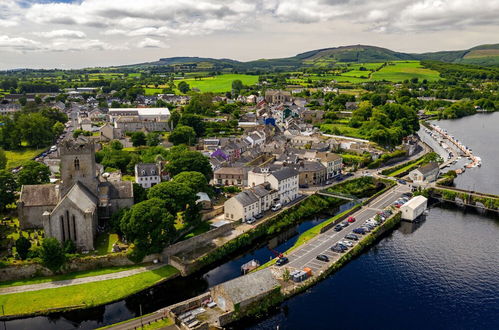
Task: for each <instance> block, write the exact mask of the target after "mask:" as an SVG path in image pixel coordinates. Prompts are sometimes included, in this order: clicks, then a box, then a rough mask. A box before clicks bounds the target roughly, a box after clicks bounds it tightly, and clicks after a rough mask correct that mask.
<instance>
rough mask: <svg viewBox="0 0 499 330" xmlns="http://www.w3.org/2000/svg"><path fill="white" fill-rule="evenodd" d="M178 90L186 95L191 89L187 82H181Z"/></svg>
mask: <svg viewBox="0 0 499 330" xmlns="http://www.w3.org/2000/svg"><path fill="white" fill-rule="evenodd" d="M177 88H178V90H179V91H180V92H181V93H183V94H185V93H187V92H188V91H190V90H191V87H190V86H189V84H188V83H186V82H185V81H181V82H179V83H178V86H177Z"/></svg>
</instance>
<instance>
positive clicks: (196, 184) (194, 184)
mask: <svg viewBox="0 0 499 330" xmlns="http://www.w3.org/2000/svg"><path fill="white" fill-rule="evenodd" d="M172 181H173V182H177V183H182V184H185V185H186V186H188V187H189V188H190V189H192V190H193V191H194V192H195V193H198V192H200V191H204V192H206V191H207V188H208V180H206V177H205V176H204V175H203V173H199V172H195V171H188V172H181V173H179V174H177V175H175V176H174V177H173V179H172Z"/></svg>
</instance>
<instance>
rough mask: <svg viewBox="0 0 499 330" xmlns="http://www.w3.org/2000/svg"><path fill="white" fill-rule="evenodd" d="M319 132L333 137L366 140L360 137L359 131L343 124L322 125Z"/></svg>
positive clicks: (364, 137) (362, 136)
mask: <svg viewBox="0 0 499 330" xmlns="http://www.w3.org/2000/svg"><path fill="white" fill-rule="evenodd" d="M321 132H324V133H326V134H333V135H344V136H350V137H354V138H359V139H367V137H366V136H364V135H362V134H361V133H360V130H359V129H358V128H354V127H350V126H348V125H345V124H341V123H338V124H322V125H321Z"/></svg>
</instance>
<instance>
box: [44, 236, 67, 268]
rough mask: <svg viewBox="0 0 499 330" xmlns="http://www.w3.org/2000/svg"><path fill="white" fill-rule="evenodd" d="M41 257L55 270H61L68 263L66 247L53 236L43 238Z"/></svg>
mask: <svg viewBox="0 0 499 330" xmlns="http://www.w3.org/2000/svg"><path fill="white" fill-rule="evenodd" d="M40 257H41V258H42V264H43V265H44V266H45V267H47V268H48V269H50V270H51V271H53V272H57V271H59V270H60V269H61V268H62V266H64V264H65V263H66V255H65V254H64V248H63V247H62V245H61V243H59V241H58V240H57V239H55V238H53V237H48V238H44V239H43V241H42V247H41V249H40Z"/></svg>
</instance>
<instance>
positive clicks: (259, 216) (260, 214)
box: [255, 213, 263, 219]
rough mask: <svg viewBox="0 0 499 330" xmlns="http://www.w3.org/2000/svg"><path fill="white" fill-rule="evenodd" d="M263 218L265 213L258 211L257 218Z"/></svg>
mask: <svg viewBox="0 0 499 330" xmlns="http://www.w3.org/2000/svg"><path fill="white" fill-rule="evenodd" d="M261 218H263V213H258V214H256V215H255V219H261Z"/></svg>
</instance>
